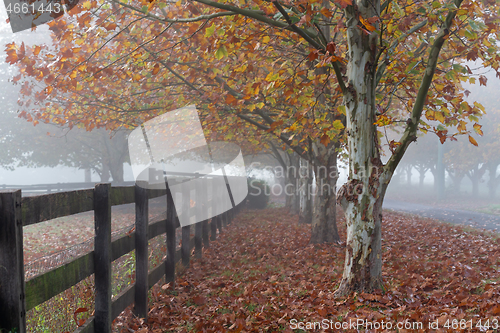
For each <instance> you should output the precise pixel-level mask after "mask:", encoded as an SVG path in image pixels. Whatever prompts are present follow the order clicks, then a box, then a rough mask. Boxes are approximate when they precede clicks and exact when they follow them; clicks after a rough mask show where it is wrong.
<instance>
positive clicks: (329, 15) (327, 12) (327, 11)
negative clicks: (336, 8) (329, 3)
mask: <svg viewBox="0 0 500 333" xmlns="http://www.w3.org/2000/svg"><path fill="white" fill-rule="evenodd" d="M319 12H320V13H321V14H323V15H324V16H325V17H332V16H333V15H332V13H331V12H330V10H328V8H326V7H323V8H321V10H320V11H319Z"/></svg>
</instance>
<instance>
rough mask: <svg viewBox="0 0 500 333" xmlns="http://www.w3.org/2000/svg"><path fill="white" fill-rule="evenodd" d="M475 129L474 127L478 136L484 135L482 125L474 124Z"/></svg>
mask: <svg viewBox="0 0 500 333" xmlns="http://www.w3.org/2000/svg"><path fill="white" fill-rule="evenodd" d="M473 127H474V131H476V133H477V134H479V135H483V130H482V129H481V127H482V126H481V125H479V124H474V125H473Z"/></svg>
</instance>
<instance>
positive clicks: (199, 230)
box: [194, 180, 207, 258]
mask: <svg viewBox="0 0 500 333" xmlns="http://www.w3.org/2000/svg"><path fill="white" fill-rule="evenodd" d="M195 182H196V187H195V196H194V200H195V205H196V206H195V207H196V220H197V221H198V220H199V219H201V217H202V216H203V209H206V206H207V205H206V203H205V202H204V201H205V199H206V198H205V196H204V195H203V194H202V193H203V188H202V186H201V183H200V182H199V181H198V180H195ZM204 223H205V221H198V222H196V224H195V225H194V256H195V258H201V253H202V247H203V243H202V242H203V239H202V238H205V237H204Z"/></svg>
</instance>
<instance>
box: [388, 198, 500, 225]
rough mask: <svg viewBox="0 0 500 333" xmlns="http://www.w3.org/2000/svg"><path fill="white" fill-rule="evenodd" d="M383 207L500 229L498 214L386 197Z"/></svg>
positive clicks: (455, 222) (437, 218)
mask: <svg viewBox="0 0 500 333" xmlns="http://www.w3.org/2000/svg"><path fill="white" fill-rule="evenodd" d="M383 208H384V209H388V210H393V211H398V212H406V213H410V214H415V215H419V216H423V217H429V218H433V219H436V220H441V221H444V222H449V223H453V224H462V225H467V226H471V227H473V228H477V229H486V230H492V231H496V232H499V231H500V216H498V215H491V214H485V213H477V212H473V211H469V210H459V209H449V208H439V207H435V206H427V205H421V204H416V203H410V202H405V201H397V200H388V199H386V200H384V205H383Z"/></svg>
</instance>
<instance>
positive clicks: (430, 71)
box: [384, 0, 463, 175]
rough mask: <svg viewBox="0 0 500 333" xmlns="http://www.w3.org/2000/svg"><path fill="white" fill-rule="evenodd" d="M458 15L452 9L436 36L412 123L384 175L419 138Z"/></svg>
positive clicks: (416, 101)
mask: <svg viewBox="0 0 500 333" xmlns="http://www.w3.org/2000/svg"><path fill="white" fill-rule="evenodd" d="M462 1H463V0H455V1H454V3H455V6H456V7H457V9H458V8H460V5H461V4H462ZM456 13H457V10H456V9H452V10H451V11H450V12H448V15H447V16H446V19H445V21H444V24H443V27H442V28H441V30H440V31H439V33H438V35H437V36H436V39H435V40H434V44H433V45H432V47H431V50H430V52H429V59H428V61H427V68H426V69H425V73H424V76H423V78H422V83H421V84H420V88H419V89H418V93H417V98H416V99H415V104H414V105H413V110H412V113H411V118H410V120H411V121H409V122H408V124H407V125H406V129H405V131H404V133H403V136H402V137H401V140H400V141H399V143H400V145H399V146H398V147H396V149H395V150H394V153H393V154H392V156H391V157H390V158H389V161H387V163H386V165H385V166H384V173H385V174H386V175H387V174H392V173H393V172H394V170H395V169H396V167H397V165H398V164H399V162H400V161H401V159H402V158H403V155H404V153H405V152H406V149H408V146H409V145H410V143H411V142H413V141H415V139H416V137H417V129H418V124H419V122H420V117H421V116H422V111H423V109H424V105H425V100H426V98H427V93H428V92H429V87H430V86H431V83H432V78H433V76H434V73H435V71H436V65H437V62H438V58H439V53H440V52H441V48H442V47H443V44H444V42H445V41H446V39H447V38H448V36H449V34H450V27H451V25H452V22H453V19H454V18H455V15H456Z"/></svg>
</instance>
